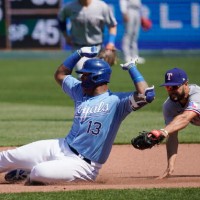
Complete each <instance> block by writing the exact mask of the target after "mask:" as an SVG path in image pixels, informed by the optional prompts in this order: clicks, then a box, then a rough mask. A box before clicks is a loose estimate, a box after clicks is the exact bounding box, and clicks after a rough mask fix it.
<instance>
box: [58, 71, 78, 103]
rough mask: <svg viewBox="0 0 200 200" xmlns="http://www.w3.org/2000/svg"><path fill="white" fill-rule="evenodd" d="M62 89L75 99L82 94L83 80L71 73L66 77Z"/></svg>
mask: <svg viewBox="0 0 200 200" xmlns="http://www.w3.org/2000/svg"><path fill="white" fill-rule="evenodd" d="M62 90H63V91H64V93H66V94H67V95H69V96H70V97H71V98H72V99H73V100H75V101H76V100H77V99H78V97H79V96H82V88H81V82H80V81H79V80H77V79H76V78H74V77H73V76H71V75H68V76H66V77H65V78H64V80H63V82H62Z"/></svg>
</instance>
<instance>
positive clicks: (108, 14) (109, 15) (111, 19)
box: [104, 4, 117, 27]
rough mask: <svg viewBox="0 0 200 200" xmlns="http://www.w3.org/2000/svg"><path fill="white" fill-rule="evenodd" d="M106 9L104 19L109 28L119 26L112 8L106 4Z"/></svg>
mask: <svg viewBox="0 0 200 200" xmlns="http://www.w3.org/2000/svg"><path fill="white" fill-rule="evenodd" d="M104 7H105V9H104V18H105V22H106V24H107V26H108V27H113V26H116V25H117V20H116V18H115V16H114V13H113V12H112V10H111V8H110V7H109V6H108V5H106V4H105V6H104Z"/></svg>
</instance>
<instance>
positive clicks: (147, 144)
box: [131, 130, 165, 150]
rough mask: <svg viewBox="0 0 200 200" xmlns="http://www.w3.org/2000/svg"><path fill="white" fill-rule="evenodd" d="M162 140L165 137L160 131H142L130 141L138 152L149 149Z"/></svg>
mask: <svg viewBox="0 0 200 200" xmlns="http://www.w3.org/2000/svg"><path fill="white" fill-rule="evenodd" d="M164 138H165V136H164V135H163V133H162V131H161V130H152V131H150V132H147V131H143V132H140V133H139V135H138V136H137V137H136V138H133V139H132V140H131V144H132V145H133V146H134V147H135V148H136V149H139V150H145V149H151V148H152V147H153V146H155V145H158V144H160V143H161V142H162V141H163V140H164Z"/></svg>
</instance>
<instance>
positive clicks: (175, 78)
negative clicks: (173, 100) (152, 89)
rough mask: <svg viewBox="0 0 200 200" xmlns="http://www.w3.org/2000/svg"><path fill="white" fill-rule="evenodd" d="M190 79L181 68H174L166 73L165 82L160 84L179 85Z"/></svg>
mask: <svg viewBox="0 0 200 200" xmlns="http://www.w3.org/2000/svg"><path fill="white" fill-rule="evenodd" d="M187 80H188V77H187V74H186V73H185V71H183V70H182V69H179V68H173V69H170V70H168V71H167V72H166V73H165V83H163V84H162V85H160V86H177V85H182V84H183V83H185V82H186V81H187Z"/></svg>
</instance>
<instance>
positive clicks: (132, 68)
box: [128, 65, 144, 83]
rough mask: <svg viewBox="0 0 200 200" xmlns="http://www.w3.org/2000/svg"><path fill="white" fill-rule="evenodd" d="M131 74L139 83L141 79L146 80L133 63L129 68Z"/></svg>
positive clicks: (134, 80)
mask: <svg viewBox="0 0 200 200" xmlns="http://www.w3.org/2000/svg"><path fill="white" fill-rule="evenodd" d="M128 71H129V74H130V76H131V78H132V80H133V82H134V83H138V82H141V81H144V77H143V76H142V74H141V73H140V72H139V71H138V69H137V67H136V66H134V65H132V66H130V68H129V70H128Z"/></svg>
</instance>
